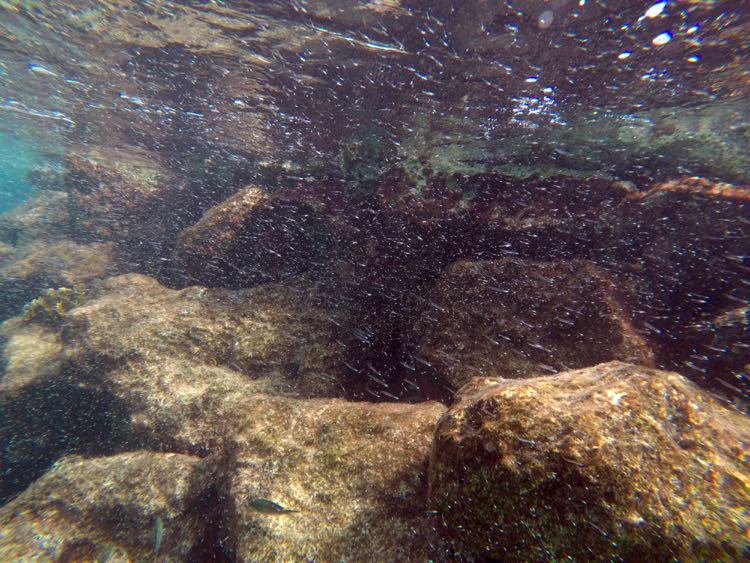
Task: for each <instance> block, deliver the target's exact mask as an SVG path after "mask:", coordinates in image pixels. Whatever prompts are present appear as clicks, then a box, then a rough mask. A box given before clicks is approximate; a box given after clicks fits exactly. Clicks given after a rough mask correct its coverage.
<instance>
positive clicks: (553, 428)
mask: <svg viewBox="0 0 750 563" xmlns="http://www.w3.org/2000/svg"><path fill="white" fill-rule="evenodd" d="M430 502H431V508H432V509H433V510H435V511H436V516H435V523H436V526H438V528H439V529H440V531H441V533H442V534H443V535H444V536H445V537H446V538H447V539H448V540H449V541H450V542H451V543H452V545H453V549H454V550H455V552H456V553H457V554H458V555H460V556H462V557H467V558H469V559H471V558H476V557H480V556H489V557H491V558H494V559H497V560H502V561H565V560H571V559H572V560H580V561H617V560H624V561H644V560H648V559H650V560H656V561H671V560H684V561H738V560H741V559H743V558H746V557H747V555H748V553H750V551H748V550H750V431H748V426H747V421H746V419H745V418H744V417H743V416H742V415H740V414H738V413H735V412H732V411H729V410H727V409H725V408H724V407H723V406H722V405H721V404H720V403H719V402H717V401H716V400H714V399H713V397H711V396H710V395H708V394H707V393H706V392H704V391H701V390H700V389H699V388H698V387H697V386H695V385H694V384H692V383H690V382H689V381H688V380H686V379H685V378H683V377H682V376H680V375H678V374H676V373H672V372H665V371H657V370H653V369H647V368H642V367H636V366H632V365H628V364H625V363H620V362H611V363H607V364H601V365H598V366H595V367H592V368H587V369H582V370H576V371H570V372H566V373H563V374H560V375H557V376H550V377H540V378H534V379H527V380H521V381H519V380H503V379H496V380H491V379H485V380H480V379H477V380H475V381H474V382H473V383H471V384H469V385H468V386H466V387H465V388H464V389H463V392H462V394H461V397H460V400H459V402H458V403H457V404H456V405H455V406H454V407H452V408H451V409H450V411H448V412H447V413H446V414H445V415H444V416H443V417H442V419H441V420H440V422H439V423H438V429H437V432H436V437H435V442H434V444H433V451H432V458H431V466H430Z"/></svg>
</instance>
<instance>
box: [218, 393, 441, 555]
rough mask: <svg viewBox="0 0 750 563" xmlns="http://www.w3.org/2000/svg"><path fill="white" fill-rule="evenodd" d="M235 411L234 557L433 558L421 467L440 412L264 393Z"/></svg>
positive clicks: (431, 407)
mask: <svg viewBox="0 0 750 563" xmlns="http://www.w3.org/2000/svg"><path fill="white" fill-rule="evenodd" d="M242 412H243V413H245V414H244V417H245V418H244V420H243V424H242V425H241V426H240V431H239V432H238V434H237V435H236V436H235V437H234V438H233V440H232V447H233V457H232V462H231V464H230V465H229V467H230V469H229V472H228V475H227V481H226V487H227V489H226V494H227V496H228V497H229V498H231V503H230V506H231V507H232V516H231V518H230V520H229V524H228V528H229V530H230V531H231V537H232V538H233V541H234V542H235V551H236V553H237V555H238V557H239V558H240V559H241V560H244V561H302V560H315V561H341V560H348V559H352V558H353V559H357V560H360V559H367V560H373V561H407V560H411V561H414V560H428V559H430V558H432V557H435V556H436V555H437V553H438V552H437V551H436V550H435V549H434V548H432V547H431V546H430V542H429V540H430V538H431V535H432V534H431V532H430V529H429V527H428V525H427V524H428V517H427V515H426V510H427V506H426V464H427V457H428V455H429V449H430V443H431V441H432V432H433V431H434V425H435V422H436V420H437V418H438V417H439V416H440V414H441V413H442V412H444V407H442V406H441V405H439V404H438V403H422V404H420V405H407V404H403V405H400V404H380V405H376V404H370V403H347V402H344V401H341V400H338V399H334V400H307V401H300V400H295V399H286V398H284V399H282V398H273V397H267V398H266V399H265V401H264V402H261V400H260V398H254V399H251V400H249V401H248V407H247V408H245V409H243V411H242ZM259 499H267V500H271V501H273V502H275V503H277V504H278V505H279V506H280V507H283V508H284V509H287V510H293V511H295V512H289V513H283V512H280V509H277V508H274V507H268V506H267V505H266V506H264V505H263V504H261V503H260V502H259Z"/></svg>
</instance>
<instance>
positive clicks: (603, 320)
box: [411, 259, 652, 389]
mask: <svg viewBox="0 0 750 563" xmlns="http://www.w3.org/2000/svg"><path fill="white" fill-rule="evenodd" d="M628 296H629V295H628V291H627V288H625V287H623V286H622V285H618V284H617V283H616V282H614V281H613V280H612V279H611V278H610V277H609V276H608V275H607V274H606V273H605V272H604V271H602V270H601V269H599V268H597V267H596V266H595V265H594V264H593V263H591V262H587V261H582V260H575V261H569V262H563V261H553V262H539V261H532V260H517V259H507V260H486V261H477V262H470V261H459V262H456V263H455V264H453V265H452V266H450V267H449V268H448V269H447V270H446V271H445V273H443V275H442V276H441V277H440V278H439V279H438V280H437V282H436V284H435V286H434V288H433V289H432V291H431V293H430V294H429V295H428V296H427V303H426V305H425V311H424V313H423V314H422V315H421V317H420V318H419V320H418V321H417V322H416V324H415V326H414V327H413V329H412V331H411V332H412V334H413V339H414V340H415V341H416V343H417V344H416V353H415V354H416V356H418V357H420V358H423V359H426V360H427V361H428V362H430V363H431V364H432V365H433V366H434V367H436V368H437V369H438V370H439V371H441V372H442V373H443V374H445V376H446V378H447V381H448V382H449V383H450V384H451V385H452V386H453V387H454V388H455V389H457V388H459V387H460V386H461V385H463V384H464V383H466V382H467V381H468V380H469V379H470V378H471V377H472V376H476V375H485V376H501V377H507V378H522V377H530V376H533V375H543V374H545V373H555V372H559V371H564V370H567V369H572V368H580V367H587V366H592V365H595V364H598V363H601V362H604V361H607V360H614V359H617V360H623V361H628V362H633V363H640V364H645V365H650V364H651V363H652V351H651V348H650V346H649V343H648V341H647V340H646V339H645V338H644V337H643V336H642V335H641V334H640V333H639V332H637V331H636V330H635V328H634V327H633V324H632V321H631V318H630V312H629V311H628V308H627V298H628Z"/></svg>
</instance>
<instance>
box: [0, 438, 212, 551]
mask: <svg viewBox="0 0 750 563" xmlns="http://www.w3.org/2000/svg"><path fill="white" fill-rule="evenodd" d="M210 485H211V481H210V480H206V479H204V478H203V475H202V473H201V462H200V458H196V457H191V456H186V455H179V454H170V453H154V452H142V451H141V452H130V453H123V454H119V455H116V456H112V457H105V458H89V459H87V458H83V457H79V456H70V457H66V458H63V459H62V460H60V461H59V462H58V463H56V464H55V465H54V467H52V469H50V470H49V471H48V472H47V473H46V474H45V475H44V476H43V477H42V478H41V479H39V480H38V481H37V482H35V483H34V484H33V485H31V486H30V487H29V488H28V489H27V490H26V491H25V492H24V493H22V494H21V495H20V496H18V497H17V498H15V499H14V500H13V501H11V502H10V503H8V504H6V505H5V506H4V507H2V509H0V527H2V529H3V534H2V536H0V559H2V560H3V561H21V560H30V559H35V560H40V561H94V560H99V558H100V557H102V556H103V554H104V553H105V552H106V551H107V550H108V548H109V549H111V550H112V551H111V553H110V559H109V560H111V561H127V560H133V559H139V560H152V559H157V557H156V555H157V554H155V553H154V526H155V521H156V518H161V520H162V523H163V527H164V532H163V535H162V541H161V545H160V547H159V552H158V559H159V560H161V559H162V558H168V559H169V560H179V561H184V560H185V559H187V558H188V557H189V556H190V555H193V557H195V555H196V553H197V552H196V550H197V549H198V546H197V545H196V541H197V540H199V539H200V538H202V537H203V536H204V532H205V529H206V527H207V526H208V525H209V523H210V517H211V516H213V515H212V514H211V512H210V510H211V509H210V507H206V506H205V505H203V506H201V505H200V504H199V503H200V502H201V501H202V500H203V499H205V498H206V496H207V495H208V494H209V486H210Z"/></svg>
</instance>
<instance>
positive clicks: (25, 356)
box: [0, 318, 63, 405]
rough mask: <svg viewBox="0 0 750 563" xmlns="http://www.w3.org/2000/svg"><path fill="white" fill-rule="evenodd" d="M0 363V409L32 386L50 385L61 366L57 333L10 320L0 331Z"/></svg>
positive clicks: (17, 320) (36, 324) (42, 327)
mask: <svg viewBox="0 0 750 563" xmlns="http://www.w3.org/2000/svg"><path fill="white" fill-rule="evenodd" d="M0 337H1V338H2V340H3V341H4V342H3V344H2V359H3V361H4V364H5V365H4V367H3V369H2V372H0V405H2V404H3V403H4V402H5V401H6V400H7V399H9V398H12V397H14V396H16V395H18V394H20V393H23V392H24V391H25V390H27V389H28V388H29V387H30V386H32V385H43V384H44V383H45V382H46V383H48V384H49V383H50V381H49V380H50V379H51V378H54V377H55V376H57V375H58V374H59V372H60V368H61V366H62V359H63V358H62V339H61V338H60V335H59V332H58V331H56V330H54V329H52V328H50V327H48V326H44V325H42V324H38V323H26V322H23V321H22V320H21V319H18V318H14V319H9V320H7V321H5V322H4V323H3V324H2V325H1V327H0Z"/></svg>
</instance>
